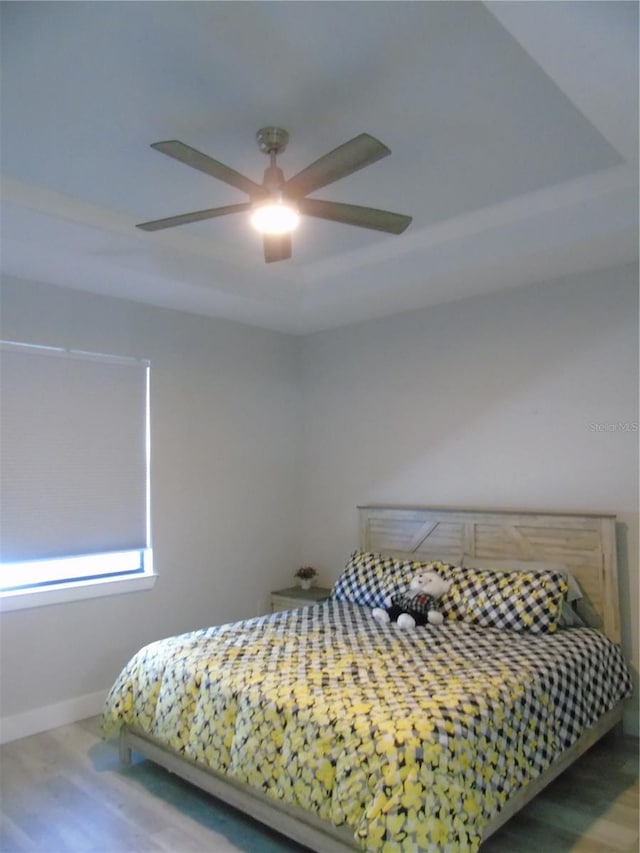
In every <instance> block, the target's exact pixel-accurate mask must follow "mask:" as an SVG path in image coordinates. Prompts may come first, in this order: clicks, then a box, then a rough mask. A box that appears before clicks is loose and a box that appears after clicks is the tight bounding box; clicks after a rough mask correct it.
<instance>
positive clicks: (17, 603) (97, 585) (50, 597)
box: [0, 574, 158, 613]
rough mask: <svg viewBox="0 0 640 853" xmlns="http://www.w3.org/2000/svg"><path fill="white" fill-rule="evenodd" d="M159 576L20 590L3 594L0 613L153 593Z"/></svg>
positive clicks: (107, 579) (0, 598) (77, 582)
mask: <svg viewBox="0 0 640 853" xmlns="http://www.w3.org/2000/svg"><path fill="white" fill-rule="evenodd" d="M157 577H158V576H157V575H156V574H145V575H136V576H134V577H128V578H123V577H119V578H118V577H113V578H100V579H97V580H90V581H75V582H73V583H68V584H61V585H60V586H56V587H49V588H42V587H41V588H40V589H27V590H19V591H17V592H5V593H1V594H0V613H6V612H8V611H10V610H26V609H27V608H30V607H46V606H47V605H49V604H66V603H67V602H69V601H81V600H82V599H87V598H102V597H103V596H105V595H120V594H122V593H127V592H140V591H142V590H146V589H152V587H153V586H154V584H155V582H156V578H157Z"/></svg>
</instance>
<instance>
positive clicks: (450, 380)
mask: <svg viewBox="0 0 640 853" xmlns="http://www.w3.org/2000/svg"><path fill="white" fill-rule="evenodd" d="M637 291H638V270H637V267H618V268H614V269H609V270H607V271H605V272H598V273H594V274H589V275H581V276H577V277H573V278H569V279H566V280H561V281H555V282H550V283H544V284H538V285H534V286H530V287H526V288H521V289H518V290H514V291H511V292H502V293H499V294H495V295H492V296H486V297H482V298H471V299H466V300H463V301H460V302H457V303H452V304H449V305H442V306H439V307H437V308H431V309H424V310H421V311H417V312H414V313H411V314H404V315H398V316H396V317H391V318H387V319H384V320H380V321H373V322H368V323H363V324H361V325H357V326H350V327H348V328H343V329H338V330H335V331H331V332H325V333H319V334H316V335H314V336H311V337H309V338H307V339H306V340H305V346H304V350H303V368H302V389H303V418H302V431H303V433H302V448H303V464H302V481H303V483H304V490H303V523H302V531H303V545H302V548H303V551H302V553H303V559H304V560H305V562H308V563H310V564H312V565H316V566H318V568H319V569H321V571H322V572H323V574H324V575H325V576H326V577H328V578H333V577H335V576H336V575H337V573H338V572H339V571H340V569H341V568H342V566H343V565H344V562H345V560H346V556H347V555H348V553H349V551H350V550H351V549H352V548H353V547H354V546H355V545H357V536H358V531H357V517H356V512H355V507H356V505H357V504H365V503H389V504H394V503H404V504H411V503H415V504H423V505H429V504H431V505H433V506H450V507H473V508H482V507H487V508H495V509H500V508H503V509H531V510H536V509H537V510H557V511H563V510H564V511H573V512H583V511H584V512H588V511H602V512H613V513H616V515H617V516H618V520H619V522H620V525H619V530H618V532H619V536H620V542H621V546H620V554H619V558H620V571H621V598H622V628H623V638H624V649H625V652H626V654H627V657H628V658H631V659H632V660H633V665H634V667H635V669H636V671H637V669H638V652H637V649H638V433H637V432H619V431H615V432H609V431H606V432H598V431H595V430H594V429H593V428H592V427H591V426H590V425H591V424H618V423H619V422H626V423H629V424H633V423H636V424H637V422H638V292H637ZM636 695H637V694H636ZM628 726H629V727H631V728H632V729H633V730H634V731H636V732H637V715H635V716H634V715H633V713H631V712H630V714H629V719H628Z"/></svg>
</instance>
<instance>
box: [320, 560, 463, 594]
mask: <svg viewBox="0 0 640 853" xmlns="http://www.w3.org/2000/svg"><path fill="white" fill-rule="evenodd" d="M452 568H453V567H452V566H449V565H448V564H446V563H440V562H434V563H423V562H420V561H419V560H401V559H399V558H398V557H390V556H388V555H385V554H371V553H368V552H366V551H354V552H353V553H352V554H351V556H350V557H349V560H348V562H347V565H346V566H345V568H344V571H343V572H342V574H341V575H340V577H339V578H338V580H337V581H336V582H335V584H334V586H333V590H332V591H331V598H333V599H336V600H337V601H348V602H350V603H351V604H363V605H365V606H367V607H384V600H385V598H386V597H387V596H389V595H396V594H397V593H400V592H404V591H405V590H406V589H407V587H408V586H409V583H410V582H411V578H412V577H413V575H414V574H415V573H416V572H417V571H427V570H429V569H432V570H434V571H437V572H439V573H441V574H442V573H444V574H445V575H446V576H448V575H447V573H448V572H450V571H451V569H452Z"/></svg>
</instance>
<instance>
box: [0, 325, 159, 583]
mask: <svg viewBox="0 0 640 853" xmlns="http://www.w3.org/2000/svg"><path fill="white" fill-rule="evenodd" d="M148 374H149V362H147V361H142V360H136V359H130V358H119V357H115V356H106V355H102V354H97V353H84V352H74V351H67V350H60V349H52V348H44V347H35V346H30V345H25V344H15V343H7V342H3V343H2V344H0V391H1V409H0V474H1V479H0V559H1V560H2V563H12V562H13V563H15V562H20V561H29V560H31V561H33V560H49V559H55V558H59V557H69V556H74V555H86V554H99V553H105V552H112V551H125V550H132V549H145V548H147V547H149V546H150V542H149V541H148V539H149V521H148V428H147V424H148V420H147V419H148ZM0 571H1V568H0ZM0 586H2V583H0Z"/></svg>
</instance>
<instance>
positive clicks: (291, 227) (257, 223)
mask: <svg viewBox="0 0 640 853" xmlns="http://www.w3.org/2000/svg"><path fill="white" fill-rule="evenodd" d="M299 222H300V216H299V214H298V211H297V210H296V209H295V208H294V207H291V206H290V205H288V204H283V203H282V202H272V203H270V204H261V205H260V206H259V207H256V208H255V209H254V211H253V213H252V214H251V224H252V225H253V227H254V228H255V229H257V230H258V231H260V233H261V234H289V233H290V232H291V231H295V229H296V228H297V227H298V223H299Z"/></svg>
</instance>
